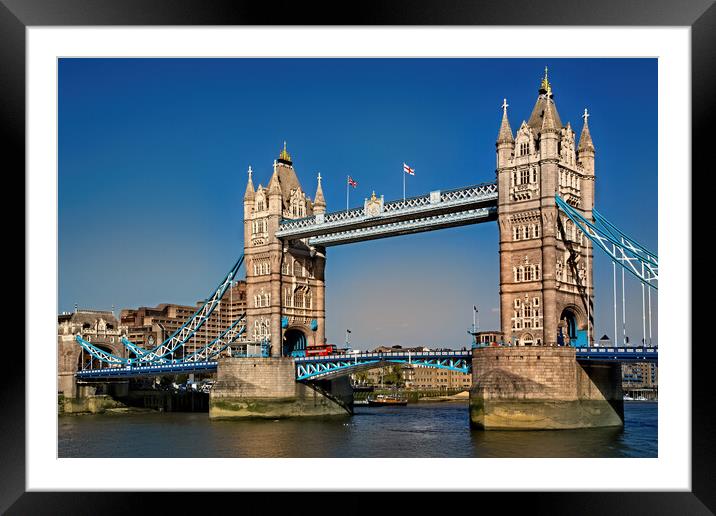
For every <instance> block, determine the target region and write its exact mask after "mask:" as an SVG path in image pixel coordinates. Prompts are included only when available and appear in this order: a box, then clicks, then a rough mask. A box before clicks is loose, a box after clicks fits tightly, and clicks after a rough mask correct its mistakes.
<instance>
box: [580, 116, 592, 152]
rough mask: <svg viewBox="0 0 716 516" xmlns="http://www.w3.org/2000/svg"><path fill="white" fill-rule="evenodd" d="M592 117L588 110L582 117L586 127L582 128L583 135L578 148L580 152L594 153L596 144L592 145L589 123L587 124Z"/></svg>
mask: <svg viewBox="0 0 716 516" xmlns="http://www.w3.org/2000/svg"><path fill="white" fill-rule="evenodd" d="M590 116H591V115H590V114H589V112H588V111H587V108H584V114H583V115H582V118H583V119H584V126H583V127H582V134H581V135H580V136H579V147H577V150H578V151H580V152H581V151H585V150H590V151H592V152H594V143H592V135H591V134H590V133H589V123H588V122H587V119H588V118H589V117H590Z"/></svg>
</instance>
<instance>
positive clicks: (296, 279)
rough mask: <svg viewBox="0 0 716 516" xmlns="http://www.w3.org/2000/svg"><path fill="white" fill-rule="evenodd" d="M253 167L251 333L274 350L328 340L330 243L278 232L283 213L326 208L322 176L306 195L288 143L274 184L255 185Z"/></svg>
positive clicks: (247, 252)
mask: <svg viewBox="0 0 716 516" xmlns="http://www.w3.org/2000/svg"><path fill="white" fill-rule="evenodd" d="M252 175H253V172H252V170H251V167H249V179H248V184H247V185H246V193H245V194H244V257H245V259H244V264H245V269H246V298H247V308H246V313H247V338H248V339H249V340H251V341H263V340H267V341H269V342H270V343H271V356H286V355H290V354H291V352H292V351H295V350H300V349H304V348H305V347H307V346H316V345H322V344H324V342H325V295H324V292H325V285H324V268H325V261H326V259H325V249H323V248H309V246H308V245H307V244H306V242H305V241H302V240H296V241H290V242H288V241H286V242H282V241H281V240H279V239H278V238H276V236H275V234H276V231H277V230H278V227H279V223H280V222H281V219H282V218H284V219H299V218H302V217H308V216H311V215H314V214H318V213H325V210H326V202H325V200H324V197H323V190H322V189H321V176H320V174H319V176H318V188H317V190H316V196H315V199H314V200H313V201H311V199H310V198H309V197H308V196H306V193H305V192H304V191H303V189H302V187H301V184H300V182H299V180H298V177H297V176H296V171H295V170H294V168H293V161H292V160H291V156H290V154H289V153H288V151H287V150H286V144H285V143H284V148H283V150H282V151H281V153H280V155H279V158H278V160H275V161H274V163H273V174H272V175H271V179H270V180H269V182H268V186H266V187H263V186H262V185H261V184H259V186H258V188H256V189H254V185H253V178H252Z"/></svg>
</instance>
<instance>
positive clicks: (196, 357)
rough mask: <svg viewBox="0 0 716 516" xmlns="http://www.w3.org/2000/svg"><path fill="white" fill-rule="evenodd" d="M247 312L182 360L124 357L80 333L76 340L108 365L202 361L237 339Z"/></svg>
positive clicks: (213, 355) (243, 329) (242, 330)
mask: <svg viewBox="0 0 716 516" xmlns="http://www.w3.org/2000/svg"><path fill="white" fill-rule="evenodd" d="M245 316H246V314H241V316H240V317H239V318H238V319H237V320H236V321H234V322H233V323H232V324H231V326H229V327H228V328H227V329H226V330H224V331H223V332H222V333H221V334H220V335H219V336H218V337H217V338H215V339H214V340H212V341H211V342H210V343H208V344H206V345H205V346H203V347H202V348H201V349H199V350H197V351H195V352H194V353H192V354H191V355H187V356H185V357H182V358H181V359H180V360H171V359H167V358H158V357H155V358H154V360H152V361H151V362H149V361H148V360H146V359H145V358H144V357H138V358H123V357H118V356H116V355H113V354H111V353H108V352H106V351H104V350H102V349H100V348H98V347H96V346H94V345H92V343H90V342H87V341H86V340H84V339H83V338H82V337H81V336H80V335H77V336H76V337H75V341H76V342H77V343H78V344H79V345H80V346H81V347H82V348H83V349H84V350H85V351H87V352H88V353H89V354H90V355H91V356H92V357H94V358H96V359H97V360H99V361H101V362H103V363H106V364H108V365H115V366H116V365H122V366H135V367H136V366H137V365H138V364H152V365H160V364H163V365H166V364H181V363H190V362H200V361H206V360H210V359H212V358H213V357H215V356H217V355H218V354H219V353H221V352H222V351H223V350H225V349H226V348H227V347H229V346H230V345H231V344H232V343H234V342H235V341H236V339H238V338H239V337H240V336H241V335H242V334H243V333H244V331H245V330H246V326H245V325H243V326H239V324H240V323H241V322H242V321H244V319H245Z"/></svg>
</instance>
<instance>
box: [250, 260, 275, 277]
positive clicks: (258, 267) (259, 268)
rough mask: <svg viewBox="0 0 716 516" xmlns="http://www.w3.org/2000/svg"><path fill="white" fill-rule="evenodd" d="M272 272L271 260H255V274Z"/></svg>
mask: <svg viewBox="0 0 716 516" xmlns="http://www.w3.org/2000/svg"><path fill="white" fill-rule="evenodd" d="M265 274H271V262H270V261H269V260H260V261H259V260H255V261H254V276H261V275H265Z"/></svg>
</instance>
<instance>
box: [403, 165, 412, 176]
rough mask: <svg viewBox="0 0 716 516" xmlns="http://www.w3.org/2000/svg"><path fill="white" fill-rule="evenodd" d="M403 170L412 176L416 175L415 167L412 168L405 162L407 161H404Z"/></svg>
mask: <svg viewBox="0 0 716 516" xmlns="http://www.w3.org/2000/svg"><path fill="white" fill-rule="evenodd" d="M403 172H405V173H406V174H410V175H411V176H414V175H415V169H414V168H410V167H409V166H408V165H406V164H405V162H403Z"/></svg>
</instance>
